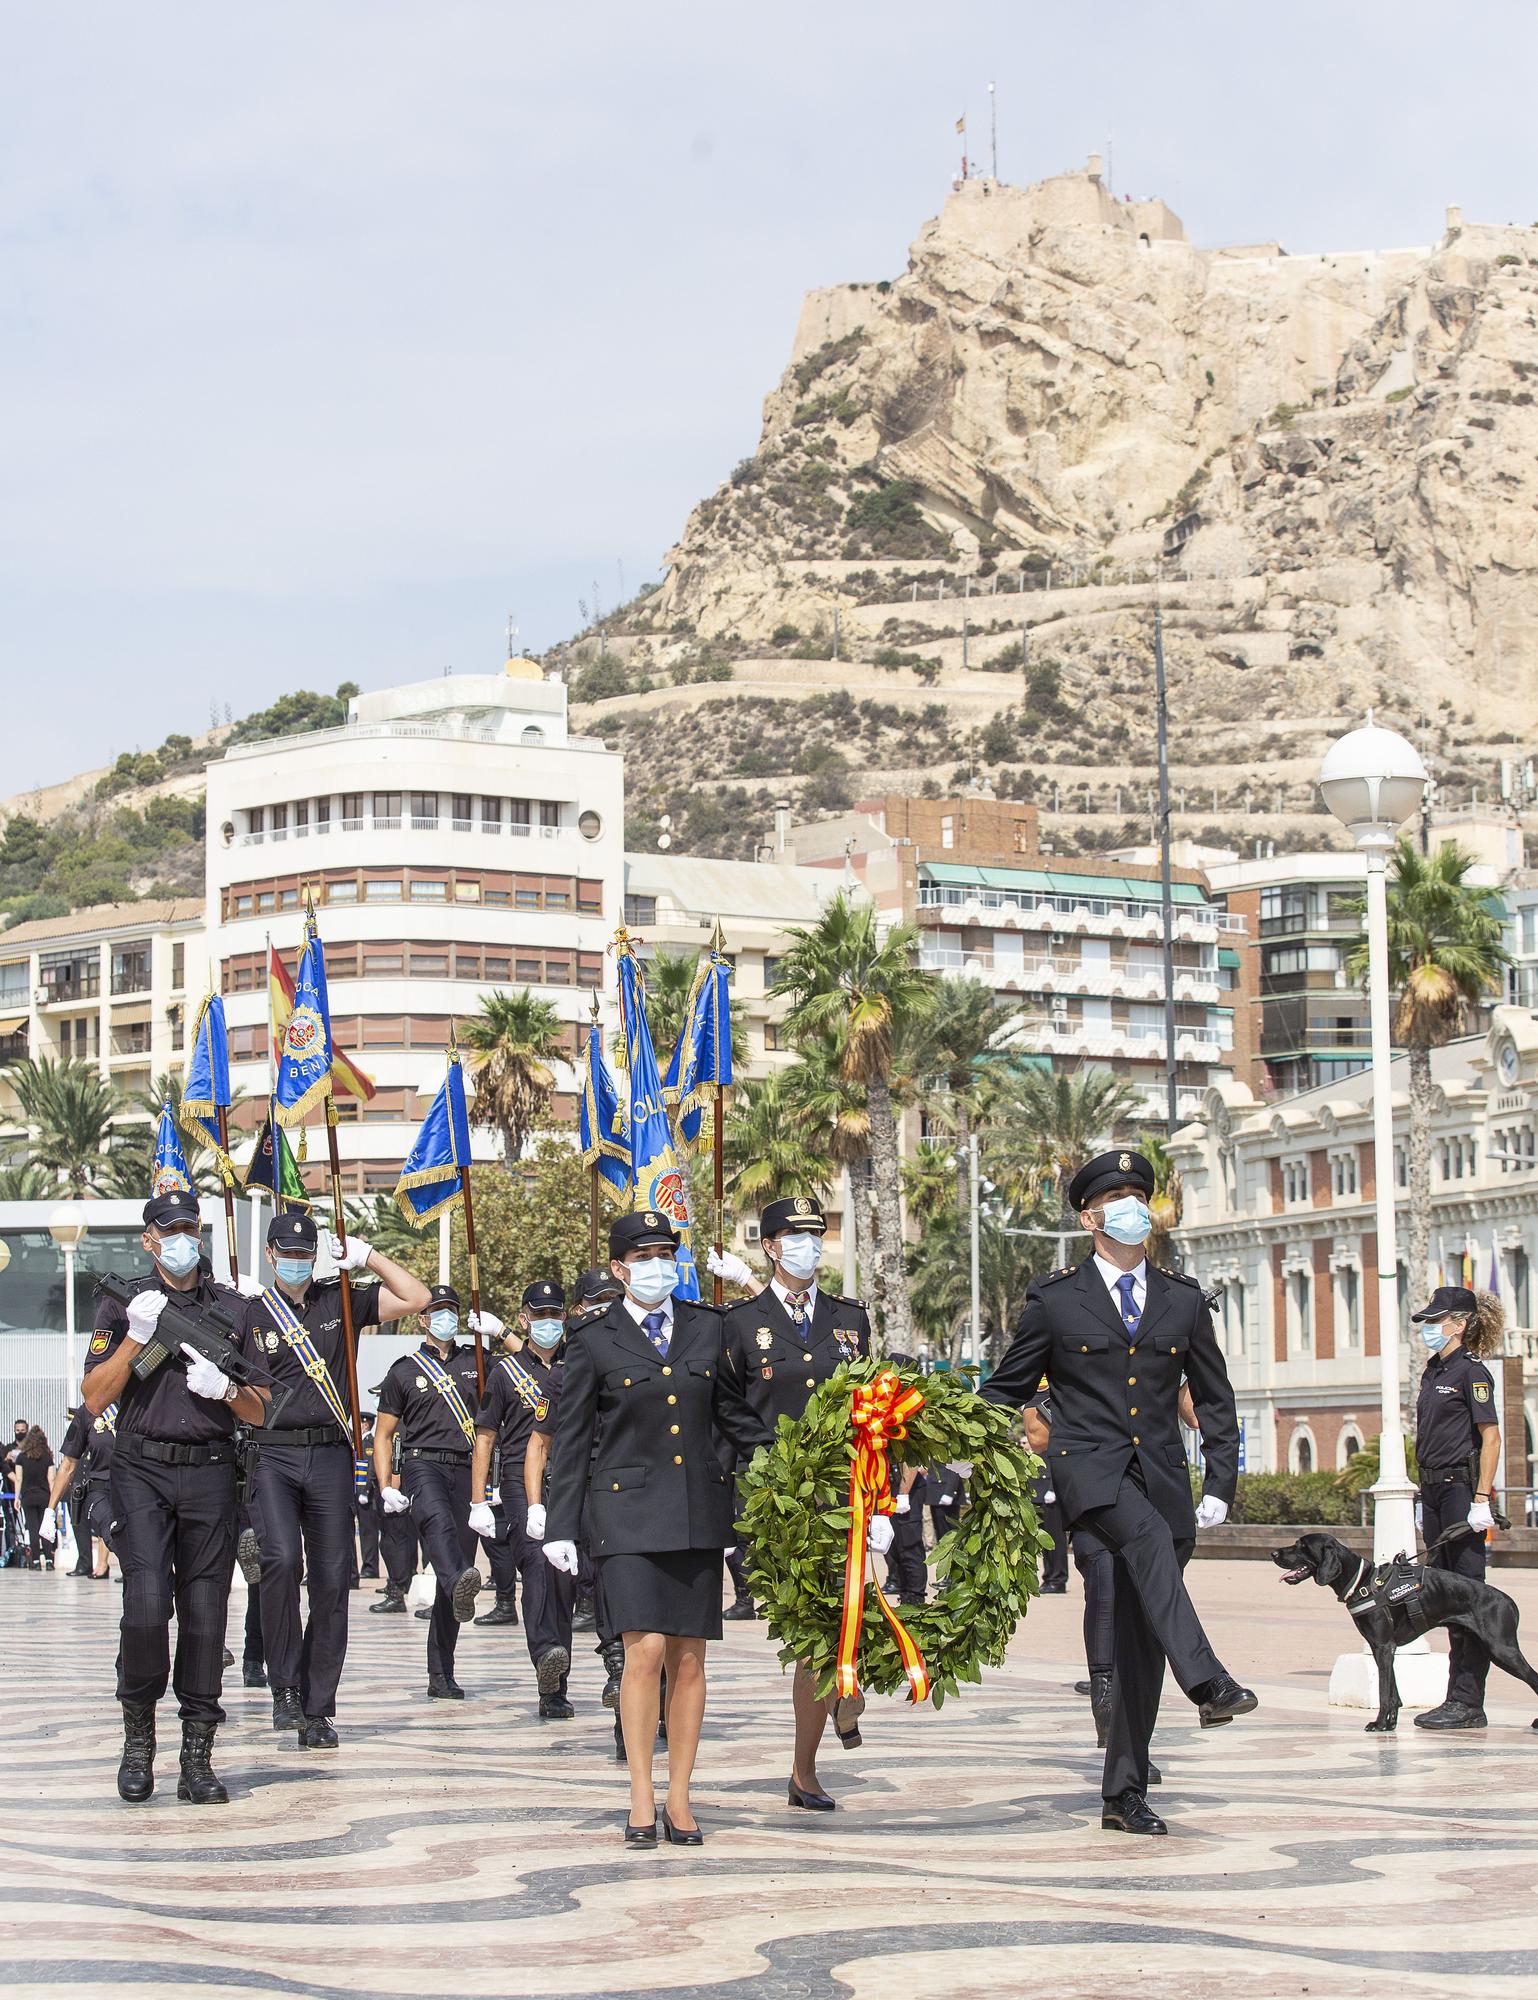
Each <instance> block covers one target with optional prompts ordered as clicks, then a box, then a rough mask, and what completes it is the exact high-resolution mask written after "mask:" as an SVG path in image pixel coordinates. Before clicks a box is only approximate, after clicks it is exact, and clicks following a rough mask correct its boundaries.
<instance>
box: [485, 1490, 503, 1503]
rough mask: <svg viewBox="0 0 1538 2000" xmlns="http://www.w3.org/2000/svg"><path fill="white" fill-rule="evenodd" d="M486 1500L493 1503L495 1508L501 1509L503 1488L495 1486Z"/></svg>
mask: <svg viewBox="0 0 1538 2000" xmlns="http://www.w3.org/2000/svg"><path fill="white" fill-rule="evenodd" d="M486 1498H487V1499H488V1500H489V1501H490V1502H491V1504H492V1506H493V1507H500V1506H501V1505H502V1489H501V1487H500V1486H493V1487H492V1489H491V1491H490V1492H489V1493H488V1494H487V1495H486Z"/></svg>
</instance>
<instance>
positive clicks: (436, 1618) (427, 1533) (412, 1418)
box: [379, 1341, 479, 1680]
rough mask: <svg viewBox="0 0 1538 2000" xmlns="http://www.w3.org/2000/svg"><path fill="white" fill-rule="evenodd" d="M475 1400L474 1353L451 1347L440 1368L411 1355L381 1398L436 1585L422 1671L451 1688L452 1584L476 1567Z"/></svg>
mask: <svg viewBox="0 0 1538 2000" xmlns="http://www.w3.org/2000/svg"><path fill="white" fill-rule="evenodd" d="M424 1357H425V1358H426V1360H428V1361H434V1362H437V1363H438V1367H439V1368H440V1369H442V1370H443V1371H444V1372H445V1373H446V1374H447V1375H448V1376H449V1377H450V1378H451V1379H452V1381H453V1383H454V1386H455V1388H456V1389H457V1390H458V1392H459V1401H460V1403H461V1405H462V1406H463V1408H464V1411H465V1415H466V1419H467V1421H468V1424H469V1429H468V1431H467V1430H466V1428H465V1426H464V1425H462V1424H461V1423H460V1422H459V1419H458V1417H457V1416H456V1414H455V1412H454V1408H453V1405H452V1404H451V1403H450V1402H449V1400H448V1398H447V1397H446V1396H445V1395H443V1394H442V1392H441V1391H440V1390H439V1389H438V1388H437V1387H436V1386H435V1385H434V1379H433V1375H432V1373H430V1372H429V1370H428V1369H427V1367H426V1366H424ZM478 1397H479V1391H478V1390H477V1388H476V1383H475V1350H474V1348H473V1347H469V1346H459V1345H456V1346H455V1347H454V1349H453V1350H452V1352H451V1353H450V1354H449V1356H448V1358H447V1359H446V1360H440V1358H439V1356H438V1355H437V1353H436V1352H435V1350H434V1349H433V1348H432V1347H431V1346H430V1345H429V1344H428V1343H427V1342H426V1341H424V1342H423V1343H422V1345H421V1347H420V1348H419V1349H418V1350H417V1352H416V1353H415V1354H403V1355H402V1356H401V1358H400V1360H399V1361H397V1362H396V1363H395V1364H394V1365H393V1366H392V1367H391V1369H390V1371H389V1373H388V1374H387V1375H386V1376H385V1378H384V1381H383V1383H382V1384H381V1386H380V1391H379V1414H380V1415H381V1416H382V1417H395V1418H396V1419H398V1421H399V1424H400V1455H401V1459H400V1463H401V1491H402V1492H403V1493H405V1494H406V1495H408V1497H409V1498H410V1501H411V1517H412V1519H413V1521H414V1522H415V1523H416V1531H417V1534H418V1536H419V1537H420V1538H421V1543H422V1547H423V1550H424V1551H425V1552H426V1555H427V1560H428V1562H429V1563H430V1564H431V1565H432V1569H433V1574H434V1576H435V1577H436V1578H437V1582H438V1591H437V1595H436V1596H435V1598H434V1599H433V1615H432V1621H431V1623H430V1624H429V1625H428V1628H427V1671H428V1672H429V1673H430V1674H442V1675H444V1676H446V1677H447V1678H448V1679H450V1680H452V1679H453V1676H454V1650H455V1648H456V1646H457V1645H458V1643H459V1621H458V1620H457V1619H456V1618H455V1616H454V1600H453V1596H452V1592H453V1588H454V1580H455V1578H456V1577H458V1576H459V1575H460V1574H461V1572H462V1571H464V1570H467V1569H472V1568H473V1567H474V1566H475V1541H476V1537H475V1534H474V1532H473V1530H472V1529H471V1527H470V1521H469V1514H470V1450H471V1445H472V1443H473V1440H474V1432H475V1420H474V1417H473V1415H472V1412H473V1411H474V1409H475V1407H476V1403H477V1400H478Z"/></svg>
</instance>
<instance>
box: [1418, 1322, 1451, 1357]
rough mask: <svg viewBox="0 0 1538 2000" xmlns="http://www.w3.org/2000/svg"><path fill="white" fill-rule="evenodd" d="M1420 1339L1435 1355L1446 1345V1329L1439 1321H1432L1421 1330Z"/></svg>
mask: <svg viewBox="0 0 1538 2000" xmlns="http://www.w3.org/2000/svg"><path fill="white" fill-rule="evenodd" d="M1421 1339H1422V1340H1423V1341H1424V1342H1425V1343H1426V1345H1427V1346H1428V1347H1429V1348H1430V1349H1431V1351H1432V1353H1433V1354H1435V1353H1436V1352H1437V1351H1438V1349H1440V1348H1443V1347H1445V1346H1446V1345H1447V1328H1446V1327H1445V1326H1443V1325H1442V1323H1441V1321H1440V1320H1433V1321H1431V1322H1430V1323H1429V1324H1428V1325H1426V1326H1423V1327H1422V1328H1421Z"/></svg>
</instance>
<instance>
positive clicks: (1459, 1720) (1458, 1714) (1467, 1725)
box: [1415, 1701, 1489, 1729]
mask: <svg viewBox="0 0 1538 2000" xmlns="http://www.w3.org/2000/svg"><path fill="white" fill-rule="evenodd" d="M1415 1726H1416V1728H1417V1729H1487V1728H1488V1727H1489V1723H1488V1722H1487V1721H1486V1719H1485V1712H1484V1710H1483V1709H1482V1708H1470V1707H1469V1706H1468V1704H1467V1703H1466V1702H1461V1701H1444V1702H1443V1703H1442V1705H1441V1707H1440V1708H1428V1709H1427V1710H1426V1712H1425V1714H1424V1715H1418V1716H1416V1718H1415Z"/></svg>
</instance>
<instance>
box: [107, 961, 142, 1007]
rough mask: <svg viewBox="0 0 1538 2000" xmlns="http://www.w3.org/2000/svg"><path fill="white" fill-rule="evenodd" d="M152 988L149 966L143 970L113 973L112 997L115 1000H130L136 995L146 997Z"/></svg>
mask: <svg viewBox="0 0 1538 2000" xmlns="http://www.w3.org/2000/svg"><path fill="white" fill-rule="evenodd" d="M149 990H150V975H149V968H148V967H147V966H146V967H145V969H144V970H143V971H142V972H114V973H113V975H112V997H113V999H114V1000H129V999H132V998H133V997H134V996H135V995H138V996H140V997H141V998H142V997H145V996H147V995H148V993H149Z"/></svg>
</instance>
